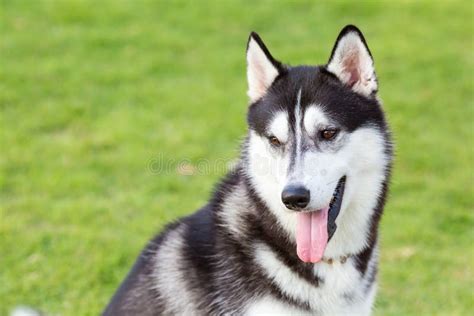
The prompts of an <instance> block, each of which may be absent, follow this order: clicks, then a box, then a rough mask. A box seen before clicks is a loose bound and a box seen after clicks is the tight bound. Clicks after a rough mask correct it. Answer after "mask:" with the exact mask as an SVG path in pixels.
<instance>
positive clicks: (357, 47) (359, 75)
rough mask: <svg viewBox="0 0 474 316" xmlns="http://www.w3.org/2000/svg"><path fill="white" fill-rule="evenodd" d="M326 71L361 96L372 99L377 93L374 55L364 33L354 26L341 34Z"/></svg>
mask: <svg viewBox="0 0 474 316" xmlns="http://www.w3.org/2000/svg"><path fill="white" fill-rule="evenodd" d="M326 69H327V70H329V71H330V72H332V73H333V74H335V75H336V76H337V77H338V78H339V80H340V81H341V82H342V83H344V84H345V85H347V86H348V87H350V88H351V89H352V90H353V91H355V92H357V93H359V94H362V95H364V96H366V97H371V96H374V95H375V94H376V93H377V88H378V84H377V77H376V75H375V68H374V60H373V59H372V54H371V53H370V50H369V47H368V46H367V43H366V42H365V39H364V36H363V35H362V32H361V31H360V30H359V29H358V28H357V27H355V26H353V25H347V26H346V27H344V28H343V29H342V31H341V33H339V36H338V37H337V40H336V44H335V45H334V48H333V49H332V53H331V57H330V58H329V62H328V64H327V66H326Z"/></svg>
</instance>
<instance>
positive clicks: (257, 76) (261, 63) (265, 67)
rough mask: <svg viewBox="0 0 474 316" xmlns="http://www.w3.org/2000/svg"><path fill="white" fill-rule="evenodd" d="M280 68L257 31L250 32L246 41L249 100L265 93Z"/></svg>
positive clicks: (254, 99) (252, 100)
mask: <svg viewBox="0 0 474 316" xmlns="http://www.w3.org/2000/svg"><path fill="white" fill-rule="evenodd" d="M281 70H282V66H281V63H280V62H279V61H277V60H275V59H274V58H273V57H272V55H271V54H270V52H269V51H268V49H267V47H266V46H265V44H264V43H263V41H262V39H261V38H260V36H258V34H257V33H255V32H252V33H250V37H249V41H248V43H247V81H248V85H249V89H248V91H247V94H248V96H249V97H250V102H255V101H257V100H258V99H260V98H261V97H263V96H264V95H265V93H266V92H267V90H268V88H269V87H270V86H271V84H272V83H273V81H274V80H275V78H276V77H278V75H279V74H280V72H281Z"/></svg>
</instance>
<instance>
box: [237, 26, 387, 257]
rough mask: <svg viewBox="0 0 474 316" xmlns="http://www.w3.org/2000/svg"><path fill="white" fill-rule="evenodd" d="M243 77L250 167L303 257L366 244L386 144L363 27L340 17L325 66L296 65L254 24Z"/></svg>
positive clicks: (251, 175)
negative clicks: (281, 57) (277, 54)
mask: <svg viewBox="0 0 474 316" xmlns="http://www.w3.org/2000/svg"><path fill="white" fill-rule="evenodd" d="M247 79H248V96H249V98H250V103H251V104H250V107H249V111H248V125H249V135H248V141H247V147H246V151H245V153H246V154H245V155H246V161H247V173H248V174H249V178H250V180H251V184H252V186H253V188H254V190H255V191H256V192H257V194H258V195H259V196H260V198H261V199H262V200H263V201H264V202H265V203H266V204H267V206H268V208H269V209H270V210H271V211H272V212H273V213H274V214H275V215H276V217H277V219H278V220H279V222H280V223H281V225H282V226H283V227H284V228H285V229H286V231H287V232H288V234H289V238H293V239H294V240H295V241H296V243H297V247H298V250H297V251H298V255H299V257H300V259H301V260H303V261H306V262H318V261H319V260H321V258H322V257H323V255H324V256H328V257H332V256H339V255H345V254H348V253H356V252H357V251H360V250H361V249H363V247H364V246H365V245H366V243H367V235H368V233H369V232H368V230H369V226H370V225H369V224H370V219H371V216H372V213H373V212H374V208H375V206H376V203H377V200H378V198H379V196H380V194H381V191H382V187H383V183H384V181H386V178H387V174H388V168H389V164H390V150H391V147H390V146H391V145H390V139H389V135H388V132H387V126H386V122H385V118H384V114H383V110H382V107H381V104H380V103H379V101H378V98H377V89H378V83H377V78H376V75H375V69H374V61H373V59H372V55H371V53H370V50H369V48H368V46H367V44H366V42H365V39H364V37H363V35H362V33H361V32H360V31H359V30H358V29H357V28H356V27H354V26H346V27H345V28H344V29H343V30H342V31H341V33H340V34H339V36H338V38H337V40H336V43H335V45H334V48H333V50H332V53H331V55H330V58H329V61H328V63H327V64H326V65H321V66H296V67H290V66H287V65H284V64H282V63H280V62H279V61H277V60H276V59H275V58H273V56H272V55H271V54H270V52H269V50H268V49H267V47H266V46H265V44H264V43H263V41H262V40H261V38H260V37H259V36H258V35H257V34H256V33H252V34H251V35H250V38H249V41H248V45H247ZM330 240H331V242H329V241H330ZM328 242H329V243H328Z"/></svg>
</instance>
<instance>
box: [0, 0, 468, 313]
mask: <svg viewBox="0 0 474 316" xmlns="http://www.w3.org/2000/svg"><path fill="white" fill-rule="evenodd" d="M0 23H1V29H0V108H1V116H0V127H1V134H0V145H1V148H0V166H1V173H0V188H1V191H0V199H1V200H0V201H1V213H0V315H5V314H7V313H8V311H9V310H10V309H11V308H12V307H14V306H16V305H18V304H26V305H30V306H35V307H37V308H40V309H41V310H43V311H46V312H47V313H49V314H51V315H97V314H98V313H99V312H100V311H101V309H102V308H103V307H104V305H105V304H106V303H107V301H108V299H109V298H110V296H111V295H112V293H113V292H114V290H115V289H116V287H117V286H118V284H119V282H120V281H121V280H122V279H123V277H124V276H125V274H126V273H127V271H128V270H129V268H130V267H131V265H132V263H133V262H134V260H135V258H136V256H137V254H138V253H139V251H140V249H141V248H142V247H143V245H144V244H145V242H146V241H147V240H148V239H149V238H150V237H151V236H152V235H153V234H154V233H155V232H157V231H158V230H159V229H160V228H161V227H163V225H165V223H167V222H169V221H171V220H173V219H175V218H177V217H179V216H182V215H185V214H188V213H190V212H192V211H193V210H195V209H196V208H198V207H199V206H201V205H202V204H203V203H205V201H206V200H207V198H208V196H209V194H210V192H211V190H212V187H213V184H214V183H215V182H216V180H217V179H218V178H219V177H221V176H222V175H223V174H224V169H225V168H223V167H221V168H214V169H211V170H208V171H205V172H195V171H196V168H197V167H196V166H198V165H199V164H200V163H202V162H204V161H210V162H214V163H215V162H216V161H223V160H231V159H233V158H235V157H237V153H238V146H239V142H240V140H241V139H242V137H243V135H245V132H246V124H245V113H246V104H247V98H246V95H245V91H246V81H245V55H244V53H245V45H246V40H247V36H248V34H249V32H250V31H251V30H256V31H258V32H259V33H260V35H261V36H262V37H263V38H264V40H265V41H266V43H267V44H268V45H269V47H270V48H271V50H272V52H273V53H274V55H276V57H278V58H280V59H282V60H283V61H289V62H291V63H292V64H305V63H307V64H314V63H324V62H325V61H326V60H327V58H328V56H329V52H330V49H331V48H332V45H333V43H334V40H335V38H336V36H337V34H338V32H339V30H340V29H341V28H342V27H343V26H344V25H345V24H348V23H353V24H356V25H358V26H359V27H360V28H361V29H362V30H363V31H364V33H365V35H366V38H367V40H368V43H369V46H370V47H371V50H372V53H373V55H374V57H375V62H376V68H377V73H378V77H379V82H380V95H381V97H382V99H383V100H384V105H385V109H386V112H387V115H388V118H389V121H390V122H391V126H392V129H393V133H394V135H395V140H396V161H395V166H394V172H393V181H392V187H391V194H390V199H389V202H388V205H387V207H386V209H385V215H384V218H383V220H382V242H381V244H382V259H381V266H380V269H381V274H380V290H379V295H378V297H377V304H376V315H417V316H418V315H468V314H471V313H472V312H473V310H474V306H473V301H474V298H473V293H474V276H473V265H474V246H473V245H474V201H473V196H474V185H473V184H474V181H473V180H474V170H473V163H474V142H473V137H474V135H473V131H474V113H473V108H474V104H473V99H474V98H473V71H474V67H473V61H474V56H473V49H474V47H473V5H472V2H469V1H457V2H455V1H425V2H414V1H403V2H398V1H387V2H375V1H370V2H366V3H363V2H357V3H356V2H353V1H348V2H342V1H337V2H333V3H332V4H330V3H329V2H321V3H319V4H315V3H314V2H313V1H307V2H301V1H297V2H294V1H288V2H287V1H278V2H275V1H263V2H256V1H241V2H237V1H214V2H210V1H209V2H208V1H200V2H197V1H196V2H184V1H173V2H165V1H100V2H95V1H33V0H30V1H26V0H24V1H8V0H3V1H1V4H0ZM158 168H161V169H160V170H158Z"/></svg>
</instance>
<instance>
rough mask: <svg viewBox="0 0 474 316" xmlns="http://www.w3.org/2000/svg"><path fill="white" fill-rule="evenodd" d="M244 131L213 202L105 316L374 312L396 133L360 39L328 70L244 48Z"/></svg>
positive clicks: (337, 54) (134, 274)
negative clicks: (392, 132)
mask: <svg viewBox="0 0 474 316" xmlns="http://www.w3.org/2000/svg"><path fill="white" fill-rule="evenodd" d="M247 67H248V69H247V79H248V86H249V89H248V95H249V97H250V107H249V110H248V117H247V119H248V126H249V128H248V135H247V137H246V139H245V142H244V144H243V146H242V148H243V150H242V155H241V158H240V160H239V163H238V164H237V166H236V167H235V168H234V169H233V170H232V171H230V173H229V174H228V175H227V176H226V177H225V179H224V180H223V181H222V182H221V183H220V184H219V185H218V186H217V187H216V190H215V193H214V195H213V197H212V198H211V200H210V201H209V203H208V204H207V205H206V206H204V207H203V208H202V209H200V210H199V211H197V212H196V213H194V214H193V215H190V216H189V217H186V218H183V219H180V220H178V221H177V222H175V223H173V224H171V225H169V226H168V227H167V228H166V229H165V231H164V232H162V233H161V234H160V235H158V236H157V237H156V238H154V239H153V240H152V241H151V242H150V243H149V244H148V246H147V247H146V248H145V249H144V250H143V252H142V254H141V255H140V257H139V258H138V260H137V262H136V263H135V266H134V267H133V269H132V271H131V272H130V273H129V275H128V276H127V278H126V279H125V281H124V282H123V284H122V285H121V287H120V288H119V289H118V291H117V293H116V294H115V296H114V297H113V299H112V301H111V302H110V304H109V306H108V307H107V308H106V310H105V312H104V314H105V315H348V314H350V315H368V314H370V313H371V309H372V306H373V303H374V297H375V293H376V287H377V286H376V275H377V263H378V242H377V241H378V224H379V220H380V217H381V215H382V211H383V207H384V203H385V198H386V195H387V188H388V182H389V176H390V167H391V160H392V145H391V140H390V133H389V130H388V126H387V123H386V121H385V118H384V113H383V110H382V107H381V104H380V102H379V100H378V98H377V78H376V76H375V70H374V62H373V60H372V56H371V53H370V51H369V48H368V47H367V44H366V42H365V40H364V37H363V35H362V33H361V32H360V31H359V30H358V29H357V28H356V27H354V26H351V25H349V26H346V27H345V28H344V29H343V30H342V31H341V33H340V34H339V37H338V38H337V41H336V44H335V46H334V49H333V50H332V53H331V57H330V58H329V62H328V63H327V64H326V65H323V66H296V67H290V66H287V65H284V64H282V63H280V62H279V61H277V60H276V59H274V58H273V57H272V55H271V54H270V52H269V51H268V49H267V48H266V47H265V45H264V44H263V42H262V40H261V39H260V37H259V36H258V35H257V34H255V33H252V34H251V35H250V38H249V41H248V45H247Z"/></svg>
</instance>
